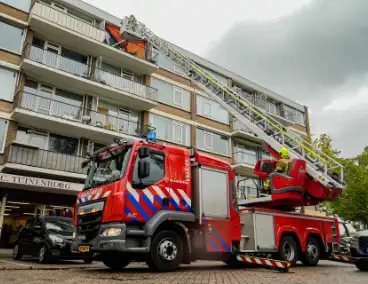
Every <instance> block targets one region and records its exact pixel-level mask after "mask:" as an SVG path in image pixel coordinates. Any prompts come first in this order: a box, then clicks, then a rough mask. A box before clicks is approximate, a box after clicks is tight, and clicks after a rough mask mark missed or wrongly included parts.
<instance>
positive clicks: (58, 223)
mask: <svg viewBox="0 0 368 284" xmlns="http://www.w3.org/2000/svg"><path fill="white" fill-rule="evenodd" d="M45 226H46V230H49V231H54V232H72V231H74V225H73V220H72V219H71V218H60V219H54V218H46V219H45Z"/></svg>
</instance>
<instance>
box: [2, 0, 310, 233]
mask: <svg viewBox="0 0 368 284" xmlns="http://www.w3.org/2000/svg"><path fill="white" fill-rule="evenodd" d="M142 20H144V19H142ZM120 21H121V19H118V18H116V17H114V16H112V15H110V14H108V13H106V12H104V11H102V10H100V9H97V8H96V7H93V6H91V5H89V4H87V3H85V2H83V1H80V0H40V1H33V0H0V27H1V28H0V30H1V36H0V82H1V84H0V85H1V89H0V164H1V166H0V169H1V171H0V200H1V202H2V206H1V207H0V208H1V211H0V228H1V226H2V224H6V225H8V227H10V226H12V227H13V229H14V228H16V227H19V225H21V224H23V223H24V222H25V220H26V218H27V216H30V215H33V214H34V213H35V212H36V211H37V210H38V212H40V213H41V214H49V212H53V214H54V212H55V210H64V209H66V208H68V209H69V210H71V209H72V206H73V204H74V202H75V196H76V194H77V192H79V191H80V190H82V188H83V182H84V179H85V177H86V169H82V168H81V162H82V161H83V160H84V157H85V156H86V154H87V153H88V152H91V151H94V150H97V149H98V148H99V147H102V146H103V145H106V144H110V143H112V142H113V139H114V138H116V137H120V138H128V139H137V138H138V137H139V135H140V134H141V133H142V131H144V129H145V126H146V125H148V124H150V125H152V126H154V127H155V128H156V133H157V137H158V138H159V140H160V142H162V143H169V144H174V145H177V146H178V147H194V148H196V149H197V150H198V151H203V152H206V153H209V154H211V155H213V156H216V157H218V158H220V159H223V160H226V161H229V162H230V163H231V164H232V167H233V169H234V171H235V173H236V174H237V178H238V180H239V193H238V194H239V198H245V197H246V196H247V197H248V198H250V197H252V196H256V194H257V189H256V185H260V181H259V180H258V179H257V178H256V177H254V176H253V167H254V165H255V163H256V161H257V160H258V159H260V158H266V157H268V156H269V153H268V152H267V150H266V148H265V146H264V145H263V143H262V141H261V140H260V139H259V138H257V137H256V136H254V135H253V134H252V133H251V132H250V131H249V129H247V128H246V127H245V126H244V125H242V124H241V123H240V122H239V121H236V120H235V119H234V118H233V117H232V116H231V115H230V114H229V113H228V112H227V111H226V110H225V109H223V108H222V107H221V106H220V105H219V104H218V103H217V102H215V101H213V100H211V99H210V98H209V97H208V96H207V95H206V94H205V93H204V92H203V91H202V90H201V89H200V88H199V87H198V86H196V85H194V84H193V83H192V82H191V81H190V80H189V78H188V77H187V76H186V74H183V72H182V71H181V70H178V68H176V67H175V66H174V65H173V63H172V62H171V61H169V60H168V59H167V58H165V57H164V56H163V55H162V54H160V52H158V51H157V50H155V49H154V48H153V47H152V46H150V45H149V44H148V43H145V42H143V41H141V39H135V38H131V39H126V42H124V43H121V44H120V43H119V33H118V30H119V26H120ZM178 48H179V47H178ZM179 49H180V48H179ZM180 51H181V52H182V53H184V54H186V55H187V56H189V57H191V58H192V60H194V61H195V62H197V63H198V64H199V65H201V66H202V67H203V68H205V69H207V70H208V71H209V72H211V73H212V74H213V76H215V77H216V78H218V79H219V80H220V81H221V82H223V83H224V84H227V85H228V86H230V87H234V88H238V89H239V90H240V91H242V92H243V93H244V96H245V97H247V98H248V99H249V100H250V101H252V102H253V103H255V104H256V105H257V106H259V107H261V108H263V109H264V110H266V111H268V112H269V113H270V114H272V116H273V117H274V118H275V119H277V120H279V121H280V122H282V123H283V124H284V125H285V126H287V127H290V128H293V129H294V130H295V131H298V132H299V133H300V134H301V135H307V134H308V133H309V131H310V130H309V124H308V110H307V108H306V107H305V106H302V105H299V104H297V103H295V102H293V101H291V100H289V99H287V98H285V97H282V96H280V95H278V94H276V93H274V92H272V91H270V90H268V89H266V88H264V87H262V86H259V85H257V84H255V83H253V82H250V81H248V80H247V79H245V78H243V77H241V76H239V75H237V74H235V73H233V72H231V71H229V70H226V69H224V68H222V67H220V66H217V65H215V64H213V63H211V62H209V61H207V60H205V59H203V58H200V57H199V56H196V55H195V54H192V53H190V52H188V51H186V50H182V49H180ZM245 178H249V179H247V180H244V179H245ZM63 212H64V213H65V211H63ZM66 214H70V213H66ZM3 228H4V227H3ZM3 234H4V229H3Z"/></svg>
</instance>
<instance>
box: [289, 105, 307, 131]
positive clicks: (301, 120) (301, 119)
mask: <svg viewBox="0 0 368 284" xmlns="http://www.w3.org/2000/svg"><path fill="white" fill-rule="evenodd" d="M284 113H285V115H284V116H285V118H286V119H288V120H290V121H292V122H295V123H297V124H300V125H302V126H305V125H306V121H305V113H304V112H302V111H300V110H297V109H295V108H292V107H290V106H288V105H284Z"/></svg>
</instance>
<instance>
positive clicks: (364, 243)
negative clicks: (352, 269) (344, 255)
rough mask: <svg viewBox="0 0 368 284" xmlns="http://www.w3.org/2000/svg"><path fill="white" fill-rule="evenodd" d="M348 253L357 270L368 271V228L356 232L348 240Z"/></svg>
mask: <svg viewBox="0 0 368 284" xmlns="http://www.w3.org/2000/svg"><path fill="white" fill-rule="evenodd" d="M350 253H351V256H352V258H353V262H354V264H355V266H356V267H357V268H358V269H359V270H363V271H368V230H366V231H361V232H357V233H356V234H355V235H354V236H352V238H351V240H350Z"/></svg>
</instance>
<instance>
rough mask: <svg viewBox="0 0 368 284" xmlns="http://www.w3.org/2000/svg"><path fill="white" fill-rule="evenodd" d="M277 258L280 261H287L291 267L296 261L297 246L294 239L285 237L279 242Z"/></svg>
mask: <svg viewBox="0 0 368 284" xmlns="http://www.w3.org/2000/svg"><path fill="white" fill-rule="evenodd" d="M279 256H280V259H281V260H284V261H289V262H290V263H291V265H292V266H294V265H295V264H296V262H297V261H298V245H297V243H296V242H295V240H294V238H293V237H291V236H285V237H283V238H282V240H281V242H280V250H279Z"/></svg>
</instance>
